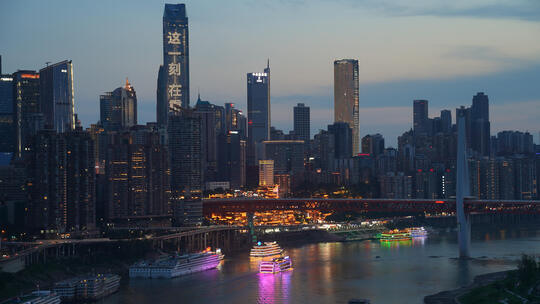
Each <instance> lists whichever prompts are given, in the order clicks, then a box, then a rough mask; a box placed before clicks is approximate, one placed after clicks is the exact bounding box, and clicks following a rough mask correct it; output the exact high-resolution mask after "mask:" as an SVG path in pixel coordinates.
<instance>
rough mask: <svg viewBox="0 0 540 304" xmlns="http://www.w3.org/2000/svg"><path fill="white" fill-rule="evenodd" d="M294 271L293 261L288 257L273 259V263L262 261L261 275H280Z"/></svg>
mask: <svg viewBox="0 0 540 304" xmlns="http://www.w3.org/2000/svg"><path fill="white" fill-rule="evenodd" d="M291 269H292V263H291V259H290V258H289V257H288V256H286V257H279V258H273V259H272V260H271V261H261V263H260V264H259V272H260V273H278V272H284V271H287V270H291Z"/></svg>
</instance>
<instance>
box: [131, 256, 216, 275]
mask: <svg viewBox="0 0 540 304" xmlns="http://www.w3.org/2000/svg"><path fill="white" fill-rule="evenodd" d="M220 262H221V258H220V256H219V255H218V254H216V253H214V252H201V253H195V254H185V255H181V256H172V257H166V258H161V259H158V260H154V261H142V262H138V263H136V264H134V265H132V266H131V267H130V268H129V277H130V278H147V279H157V278H165V279H170V278H174V277H178V276H181V275H186V274H190V273H195V272H200V271H205V270H208V269H214V268H216V267H217V266H218V265H219V263H220Z"/></svg>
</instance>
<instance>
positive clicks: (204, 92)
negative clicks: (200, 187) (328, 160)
mask: <svg viewBox="0 0 540 304" xmlns="http://www.w3.org/2000/svg"><path fill="white" fill-rule="evenodd" d="M164 3H165V2H164V1H95V0H94V1H37V0H36V1H2V2H1V3H0V28H1V29H0V41H1V42H2V43H1V45H0V54H1V55H2V60H3V64H2V66H3V73H12V72H15V71H16V70H18V69H31V70H39V69H40V68H42V67H44V66H45V62H47V61H50V62H53V63H54V62H58V61H61V60H64V59H71V60H73V66H74V78H75V108H76V112H77V113H78V114H79V118H80V119H81V120H82V122H83V124H84V125H85V126H89V125H90V124H91V123H95V122H96V121H97V120H98V119H99V95H100V94H102V93H103V92H106V91H112V90H114V89H115V88H117V87H119V86H121V85H123V83H124V82H125V78H126V77H128V78H129V80H130V82H131V83H132V85H133V86H134V88H135V90H136V92H137V97H138V116H139V123H145V122H147V121H155V120H156V118H155V108H156V106H155V103H156V101H155V100H156V82H157V72H158V68H159V65H160V63H162V61H163V58H162V15H163V8H164ZM184 3H186V6H187V12H188V17H189V31H190V32H189V35H190V36H189V43H190V76H191V78H190V84H191V105H194V103H195V101H196V99H197V90H200V92H201V96H202V98H203V99H205V100H209V101H210V102H212V103H215V104H219V105H222V104H223V103H225V102H234V103H236V104H237V106H238V107H239V108H240V109H242V110H244V111H245V110H246V73H248V72H262V69H263V68H264V67H265V65H266V60H267V58H270V67H271V75H272V76H271V94H272V97H271V102H272V125H274V126H276V127H278V128H280V129H284V131H288V130H290V129H291V128H292V107H293V106H294V105H295V104H296V103H298V102H303V103H305V104H306V105H308V106H310V107H311V121H312V136H313V133H315V132H316V131H317V130H318V129H321V128H326V125H328V124H330V123H332V122H333V121H332V120H333V61H334V60H335V59H341V58H354V59H358V60H359V66H360V134H361V136H364V135H366V134H368V133H369V134H371V133H382V134H383V135H384V136H385V139H386V141H387V144H390V145H395V143H396V138H397V136H398V135H400V134H401V133H402V132H404V131H406V130H408V129H409V128H410V127H411V126H412V102H413V99H427V100H429V106H430V109H429V112H430V116H434V115H438V113H439V111H440V110H441V109H445V108H448V109H452V116H453V118H454V119H455V117H454V116H455V108H456V107H458V106H460V105H467V106H469V105H470V104H471V100H472V96H473V95H474V94H476V92H479V91H482V92H485V93H486V94H488V95H489V98H490V115H491V128H492V133H496V132H497V131H500V130H509V129H511V130H521V131H526V130H528V131H529V132H531V133H533V135H534V138H535V141H536V142H539V140H538V132H539V131H540V1H538V0H530V1H526V0H513V1H461V0H458V1H433V0H432V1H430V0H415V1H387V0H359V1H353V0H341V1H322V0H321V1H319V0H314V1H302V0H291V1H204V0H198V1H185V2H184Z"/></svg>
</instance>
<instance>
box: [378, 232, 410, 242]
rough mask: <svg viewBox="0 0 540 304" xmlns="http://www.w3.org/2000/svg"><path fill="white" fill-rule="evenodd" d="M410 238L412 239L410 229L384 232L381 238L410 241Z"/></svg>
mask: <svg viewBox="0 0 540 304" xmlns="http://www.w3.org/2000/svg"><path fill="white" fill-rule="evenodd" d="M410 239H411V233H410V232H409V231H401V230H398V229H394V230H390V231H387V232H383V233H381V235H380V240H381V241H384V242H389V241H408V240H410Z"/></svg>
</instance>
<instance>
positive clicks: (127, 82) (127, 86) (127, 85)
mask: <svg viewBox="0 0 540 304" xmlns="http://www.w3.org/2000/svg"><path fill="white" fill-rule="evenodd" d="M129 87H130V85H129V80H128V78H127V77H126V90H127V89H129Z"/></svg>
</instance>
